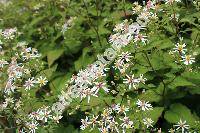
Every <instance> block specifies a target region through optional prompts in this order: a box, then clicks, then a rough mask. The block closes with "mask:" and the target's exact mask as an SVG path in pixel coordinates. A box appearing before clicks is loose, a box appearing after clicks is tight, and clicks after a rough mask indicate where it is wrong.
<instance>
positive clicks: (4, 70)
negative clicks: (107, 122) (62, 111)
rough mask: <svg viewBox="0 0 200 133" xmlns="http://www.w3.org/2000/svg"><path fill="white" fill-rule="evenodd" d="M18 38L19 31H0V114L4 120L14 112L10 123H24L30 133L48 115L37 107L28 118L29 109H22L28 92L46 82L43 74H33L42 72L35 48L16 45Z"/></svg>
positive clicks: (28, 95)
mask: <svg viewBox="0 0 200 133" xmlns="http://www.w3.org/2000/svg"><path fill="white" fill-rule="evenodd" d="M18 35H19V32H17V29H16V28H13V29H12V28H10V29H5V30H1V34H0V39H1V40H2V41H0V42H1V57H0V69H1V72H0V78H1V79H2V82H3V84H1V85H0V87H1V88H2V96H3V97H2V98H1V99H0V113H2V112H4V113H3V114H4V115H5V116H4V117H5V118H7V117H9V115H10V114H12V113H13V111H15V112H16V116H15V117H16V118H13V119H15V120H16V121H14V123H17V124H19V125H21V126H22V125H23V123H26V126H25V127H27V128H28V129H29V131H30V132H35V129H37V126H38V125H39V122H38V121H40V122H41V121H44V123H45V122H47V119H49V118H50V116H51V115H50V111H49V109H48V108H47V107H46V108H40V109H39V110H38V111H36V112H33V113H31V114H30V115H29V116H28V113H29V112H30V110H29V111H26V110H25V108H27V104H26V102H27V100H30V99H31V98H32V97H30V92H29V90H31V89H33V88H35V89H36V88H40V87H42V86H44V85H46V84H47V82H48V81H47V78H46V77H45V75H42V76H39V75H36V74H37V73H39V71H41V70H40V69H42V68H40V67H42V65H41V63H40V60H39V59H40V57H41V55H40V54H39V52H38V51H37V49H35V48H32V47H28V44H27V43H26V42H17V41H16V40H17V37H18ZM38 64H40V66H39V65H38ZM36 90H37V89H36ZM22 112H23V113H22ZM25 112H26V113H27V114H26V113H25ZM58 117H59V116H58ZM27 119H29V120H27ZM30 119H31V120H30ZM52 119H53V120H54V119H56V117H55V116H54V117H52ZM36 120H37V121H36ZM55 121H57V120H55ZM21 126H20V127H21ZM23 129H24V128H23Z"/></svg>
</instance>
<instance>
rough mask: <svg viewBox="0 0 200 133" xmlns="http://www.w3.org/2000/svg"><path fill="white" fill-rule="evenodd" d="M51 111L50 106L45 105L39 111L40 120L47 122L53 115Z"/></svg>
mask: <svg viewBox="0 0 200 133" xmlns="http://www.w3.org/2000/svg"><path fill="white" fill-rule="evenodd" d="M50 113H51V111H50V110H49V108H48V107H45V108H44V109H41V110H40V111H39V120H42V121H44V122H47V120H48V119H49V118H51V117H52V116H51V115H50Z"/></svg>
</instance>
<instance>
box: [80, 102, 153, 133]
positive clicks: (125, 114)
mask: <svg viewBox="0 0 200 133" xmlns="http://www.w3.org/2000/svg"><path fill="white" fill-rule="evenodd" d="M138 101H140V100H139V99H138ZM144 103H145V104H143V103H142V104H141V103H138V102H137V105H138V108H142V110H143V108H145V109H148V110H149V109H152V106H151V104H148V102H145V101H144ZM131 111H132V112H133V110H132V109H131V108H130V107H129V106H125V105H120V104H112V105H111V106H110V107H108V108H104V110H103V112H102V113H101V114H99V115H97V116H95V115H92V117H88V116H86V118H85V119H82V120H81V123H82V125H81V127H80V128H81V129H82V130H85V129H86V128H90V129H91V130H93V129H94V128H98V130H99V131H100V132H102V133H104V132H109V131H111V132H117V133H119V132H123V133H125V132H127V130H130V131H133V130H134V127H135V126H136V125H137V124H138V120H139V118H137V119H135V118H133V119H132V120H131V118H130V117H131V114H130V113H129V112H131ZM143 111H145V110H143ZM129 115H130V116H129ZM135 116H137V115H135ZM139 122H140V123H142V124H143V125H144V126H145V127H146V128H149V127H153V126H152V124H153V120H152V119H151V118H148V117H144V118H142V120H141V121H139Z"/></svg>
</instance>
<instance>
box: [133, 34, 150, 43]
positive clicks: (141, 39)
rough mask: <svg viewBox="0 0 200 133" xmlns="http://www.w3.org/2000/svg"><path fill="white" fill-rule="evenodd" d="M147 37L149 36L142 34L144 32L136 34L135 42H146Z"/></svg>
mask: <svg viewBox="0 0 200 133" xmlns="http://www.w3.org/2000/svg"><path fill="white" fill-rule="evenodd" d="M146 37H147V36H144V35H142V34H137V35H136V36H135V38H134V42H138V41H142V42H143V44H146V41H147V39H146Z"/></svg>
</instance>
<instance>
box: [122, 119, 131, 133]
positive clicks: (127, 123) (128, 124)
mask: <svg viewBox="0 0 200 133" xmlns="http://www.w3.org/2000/svg"><path fill="white" fill-rule="evenodd" d="M120 120H122V121H123V123H122V124H121V125H120V126H121V127H122V128H123V133H125V129H130V128H132V127H133V121H131V120H130V119H129V117H126V116H125V117H124V118H123V119H121V118H120Z"/></svg>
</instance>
